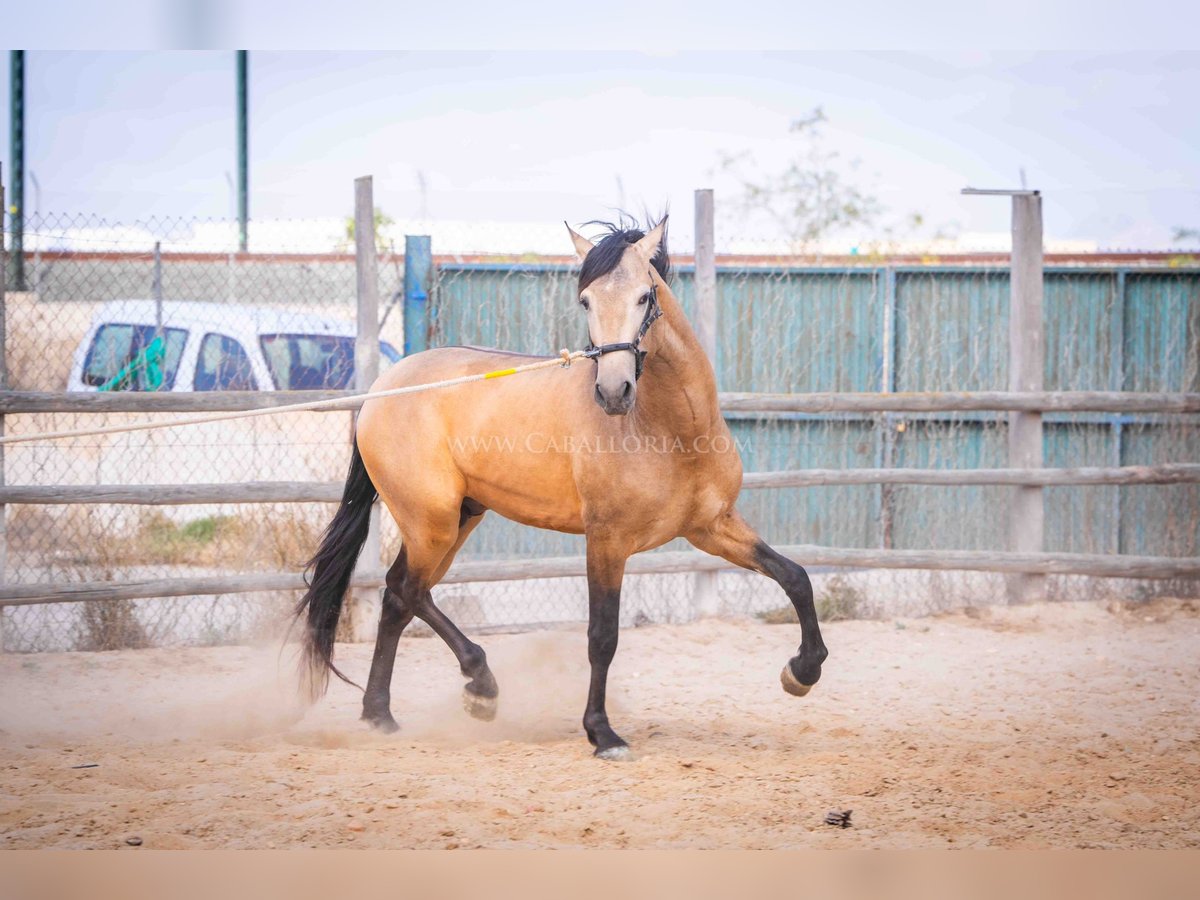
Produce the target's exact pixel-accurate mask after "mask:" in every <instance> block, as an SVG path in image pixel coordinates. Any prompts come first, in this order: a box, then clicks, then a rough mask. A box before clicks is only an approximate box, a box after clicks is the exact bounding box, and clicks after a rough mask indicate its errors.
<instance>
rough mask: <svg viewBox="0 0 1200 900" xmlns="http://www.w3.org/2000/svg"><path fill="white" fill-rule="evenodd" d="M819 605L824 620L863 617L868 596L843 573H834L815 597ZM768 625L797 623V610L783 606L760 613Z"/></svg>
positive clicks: (819, 613) (820, 615)
mask: <svg viewBox="0 0 1200 900" xmlns="http://www.w3.org/2000/svg"><path fill="white" fill-rule="evenodd" d="M813 599H814V602H815V603H816V607H817V618H818V619H819V620H820V621H822V622H837V621H841V620H843V619H857V618H861V616H862V612H863V610H864V609H865V606H866V596H865V595H864V594H863V592H862V591H861V590H859V589H858V588H857V587H855V586H854V585H852V584H850V583H849V582H848V581H847V580H846V579H845V578H843V577H842V576H841V575H834V576H833V577H832V578H830V579H829V580H828V581H826V582H825V585H824V587H823V588H821V589H820V590H818V591H816V596H815V597H814V598H813ZM758 618H760V619H762V620H763V621H764V622H766V623H767V624H768V625H795V624H796V610H795V609H794V608H792V607H791V606H781V607H779V608H778V609H769V610H767V611H766V612H761V613H759V614H758Z"/></svg>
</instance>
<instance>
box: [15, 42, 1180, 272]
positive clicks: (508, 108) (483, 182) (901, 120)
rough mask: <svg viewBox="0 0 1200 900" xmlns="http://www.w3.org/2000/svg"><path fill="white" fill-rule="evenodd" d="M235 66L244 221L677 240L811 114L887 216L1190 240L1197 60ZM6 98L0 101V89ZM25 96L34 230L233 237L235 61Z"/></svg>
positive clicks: (470, 60)
mask: <svg viewBox="0 0 1200 900" xmlns="http://www.w3.org/2000/svg"><path fill="white" fill-rule="evenodd" d="M250 68H251V80H250V165H251V175H250V183H251V215H252V217H259V218H276V217H315V216H330V215H344V214H346V213H348V212H349V210H350V207H351V198H352V179H353V178H354V176H356V175H362V174H373V175H374V176H375V178H376V197H377V201H378V202H379V204H380V205H381V206H383V207H384V208H385V210H386V211H387V212H388V213H390V214H391V215H393V216H395V217H397V218H407V217H415V216H417V215H418V214H419V213H420V212H421V211H422V210H424V211H425V212H427V213H428V214H429V215H430V216H433V217H437V218H443V219H511V220H521V221H541V220H547V221H560V220H562V219H564V218H566V219H570V220H571V221H573V222H579V221H583V220H587V219H592V218H596V217H599V216H604V215H605V214H607V213H608V212H609V211H610V210H611V209H612V208H613V207H615V206H617V205H618V204H620V203H622V202H623V203H624V204H625V205H626V206H627V207H629V208H631V209H633V210H635V211H639V210H641V208H642V207H643V206H647V207H649V208H650V209H654V210H657V209H659V208H661V207H663V206H666V205H668V204H669V205H670V206H671V208H672V209H673V210H674V211H675V212H676V213H677V214H679V213H682V217H683V218H690V216H691V197H692V191H693V189H695V188H697V187H713V188H714V189H715V190H716V191H717V203H718V207H719V208H720V206H721V199H722V197H723V196H724V197H728V196H729V195H730V193H731V192H732V190H733V187H732V183H731V182H730V181H729V180H728V179H727V178H726V177H724V176H722V175H721V174H720V173H718V172H715V171H714V169H715V168H716V164H717V161H718V159H719V157H720V154H721V153H722V152H737V151H743V150H748V151H750V152H751V153H752V154H753V155H754V157H755V158H756V159H757V160H758V162H759V163H760V165H761V166H762V167H763V168H765V169H768V170H770V169H773V168H774V169H779V168H782V167H783V166H784V165H785V164H786V162H787V160H788V158H789V154H791V153H793V152H794V149H795V147H794V140H793V139H792V138H791V137H790V136H789V134H788V125H789V123H790V122H791V121H792V120H793V119H794V118H796V117H798V116H800V115H803V114H804V113H806V112H807V111H809V110H810V109H812V108H813V107H815V106H821V107H823V108H824V110H825V113H826V115H827V116H828V118H829V126H828V138H829V143H830V144H831V145H832V146H833V147H835V148H836V149H838V150H839V151H841V152H842V153H843V154H845V156H846V157H848V158H858V159H860V160H861V165H860V167H859V169H858V170H857V172H856V174H855V177H856V178H857V179H858V181H859V182H860V183H861V184H862V186H864V187H866V188H869V189H870V190H871V191H873V192H874V193H876V194H877V195H878V197H879V198H880V199H881V200H882V202H883V203H884V205H885V206H887V207H888V208H889V209H891V210H893V211H894V212H895V213H896V214H897V215H900V214H903V213H907V212H909V211H919V212H921V213H923V214H924V215H925V216H926V218H927V219H929V220H931V221H933V222H935V223H939V224H941V223H945V224H953V225H955V226H956V227H957V228H958V229H960V230H962V231H966V232H995V231H1003V230H1005V229H1006V228H1007V222H1008V209H1007V205H1006V204H1005V203H1004V202H1003V201H1000V200H994V199H985V198H963V197H960V196H959V194H958V191H959V190H960V189H961V188H962V187H963V186H965V185H974V186H981V187H1012V186H1018V184H1019V177H1020V175H1019V172H1020V170H1021V169H1024V172H1025V177H1026V179H1027V183H1028V185H1029V186H1030V187H1036V188H1040V189H1041V190H1042V191H1044V193H1045V198H1046V199H1045V220H1046V230H1047V234H1048V236H1050V237H1057V238H1079V239H1094V240H1096V241H1097V242H1098V243H1099V244H1100V245H1101V246H1104V247H1113V248H1157V247H1164V246H1170V243H1171V241H1170V237H1171V232H1172V230H1173V229H1174V228H1175V227H1176V226H1190V227H1200V149H1198V148H1200V115H1198V114H1197V111H1196V104H1197V98H1198V97H1200V53H1196V52H1181V51H1173V52H1165V51H1155V50H1143V51H1136V52H1120V53H1117V52H1106V53H1094V52H1079V51H1072V52H1053V53H1044V52H1043V53H1033V52H1008V53H995V52H979V53H954V54H945V53H939V54H929V53H851V52H843V51H837V52H816V51H804V52H791V53H751V52H745V53H732V52H714V51H708V52H692V53H688V52H683V53H669V52H649V53H646V52H643V53H634V52H596V51H593V52H578V51H573V52H564V53H551V52H541V51H530V52H497V53H485V52H442V51H436V52H423V53H410V54H380V53H359V52H329V53H298V52H266V51H260V52H256V51H252V52H251V55H250ZM0 81H2V84H0V87H2V89H3V92H4V95H5V97H7V95H8V90H9V84H8V70H7V66H5V67H4V70H3V76H2V78H0ZM26 82H27V95H26V102H27V114H26V116H27V118H26V129H27V148H26V165H27V167H28V169H29V170H30V171H31V172H32V173H33V174H36V176H37V178H38V181H39V183H40V185H41V193H40V201H38V202H40V204H41V208H42V210H43V211H47V210H53V211H55V212H71V213H74V212H81V213H94V214H100V215H103V216H105V217H108V218H111V219H115V220H131V219H134V218H141V217H147V216H176V215H184V216H191V215H199V216H223V215H227V214H228V212H229V210H230V207H231V200H230V193H229V188H228V184H227V180H226V173H231V174H232V173H233V172H234V168H235V144H234V133H235V107H234V56H233V54H232V53H231V52H221V51H215V52H166V51H159V52H141V53H96V52H70V53H63V52H50V51H36V50H31V51H28V52H27V54H26ZM4 128H5V132H6V135H5V138H6V139H5V141H4V144H3V155H2V159H3V162H4V171H5V179H6V181H7V180H8V175H9V172H10V167H9V161H8V148H9V144H8V140H7V128H8V123H7V119H6V120H5V125H4ZM422 180H423V181H424V184H425V186H426V188H425V191H424V193H422V191H421V189H420V184H421V183H422ZM26 203H27V209H30V210H32V207H33V205H34V203H35V192H34V190H33V184H32V181H27V198H26Z"/></svg>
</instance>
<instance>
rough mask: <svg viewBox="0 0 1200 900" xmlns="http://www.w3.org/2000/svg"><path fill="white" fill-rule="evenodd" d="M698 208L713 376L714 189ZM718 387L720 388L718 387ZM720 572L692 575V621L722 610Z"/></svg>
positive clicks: (698, 197) (702, 295)
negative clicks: (719, 583) (718, 587)
mask: <svg viewBox="0 0 1200 900" xmlns="http://www.w3.org/2000/svg"><path fill="white" fill-rule="evenodd" d="M695 208H696V249H695V257H696V272H695V282H694V284H695V291H694V296H695V301H696V337H697V338H699V340H700V346H701V347H703V348H704V352H705V353H706V354H708V360H709V362H711V363H712V367H713V372H714V374H715V373H716V372H717V257H716V228H715V223H714V219H715V216H714V206H713V192H712V188H702V189H700V190H697V191H696V194H695ZM718 388H719V385H718ZM719 577H720V575H719V573H717V572H710V571H704V572H696V573H694V574H693V575H692V606H691V610H690V611H689V612H690V616H689V618H692V619H696V618H699V617H701V616H714V615H716V614H717V613H719V612H720V611H721V595H720V593H719V591H718V590H717V579H718V578H719Z"/></svg>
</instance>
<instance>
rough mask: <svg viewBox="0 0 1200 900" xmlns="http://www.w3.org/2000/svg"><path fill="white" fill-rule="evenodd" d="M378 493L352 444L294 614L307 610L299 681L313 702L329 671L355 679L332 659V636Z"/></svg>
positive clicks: (307, 568) (324, 686)
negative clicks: (342, 481)
mask: <svg viewBox="0 0 1200 900" xmlns="http://www.w3.org/2000/svg"><path fill="white" fill-rule="evenodd" d="M378 496H379V492H378V491H376V490H375V485H374V484H372V483H371V476H370V475H368V474H367V469H366V467H365V466H364V465H363V461H362V456H361V455H360V454H359V452H358V444H357V443H355V445H354V454H353V455H352V456H351V457H350V472H349V474H348V475H347V476H346V487H345V489H344V490H343V491H342V504H341V506H339V507H338V511H337V512H336V513H335V514H334V517H333V521H332V522H330V523H329V527H328V528H326V529H325V533H324V534H323V535H322V537H321V546H320V549H318V550H317V553H316V555H315V556H313V558H312V559H311V560H309V562H308V566H307V567H306V569H305V581H306V582H307V583H308V590H307V591H306V592H305V594H304V596H303V597H301V598H300V602H299V603H298V604H297V605H296V617H297V618H300V617H301V616H304V615H305V613H306V612H307V622H306V623H305V624H306V627H305V629H304V641H303V650H302V656H301V659H300V682H301V691H302V692H303V693H304V694H305V695H306V696H307V697H308V699H309V701H316V700H317V699H319V698H320V697H321V696H322V695H323V694H324V693H325V690H326V688H328V687H329V673H330V672H332V673H333V674H334V675H336V676H337V677H338V678H340V679H342V681H345V682H347V683H348V684H354V682H353V681H350V679H349V678H347V677H346V676H345V675H343V674H342V673H341V672H339V671H338V669H337V667H336V666H335V665H334V664H333V641H334V638H335V637H336V635H337V626H338V617H339V616H340V615H341V612H342V603H343V601H344V600H345V597H346V591H347V590H348V589H349V587H350V576H351V575H353V573H354V565H355V563H357V562H358V554H359V553H360V552H361V551H362V546H363V544H364V543H366V540H367V531H368V530H369V529H370V526H371V504H373V503H374V502H375V498H376V497H378ZM310 573H311V579H310V578H309V574H310ZM355 686H356V687H357V685H355Z"/></svg>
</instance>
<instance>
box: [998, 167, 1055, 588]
mask: <svg viewBox="0 0 1200 900" xmlns="http://www.w3.org/2000/svg"><path fill="white" fill-rule="evenodd" d="M1011 290H1012V295H1011V297H1012V299H1011V302H1010V308H1009V320H1008V387H1009V390H1010V391H1041V390H1043V388H1044V382H1045V366H1046V362H1045V341H1044V337H1043V335H1044V330H1045V325H1044V319H1043V317H1042V294H1043V283H1042V197H1041V194H1039V193H1038V192H1037V191H1031V192H1028V193H1023V192H1022V193H1015V194H1014V195H1013V198H1012V276H1011ZM1042 457H1043V441H1042V414H1041V413H1040V412H1013V413H1010V414H1009V419H1008V465H1009V467H1011V468H1020V469H1031V468H1041V467H1042V463H1043V459H1042ZM1044 515H1045V507H1044V502H1043V489H1042V488H1040V487H1016V488H1013V498H1012V507H1011V510H1010V513H1009V549H1010V550H1012V551H1014V552H1017V553H1040V552H1041V551H1042V550H1043V545H1044V530H1045V522H1044ZM1007 587H1008V601H1009V602H1010V603H1029V602H1033V601H1037V600H1043V599H1045V596H1046V577H1045V576H1044V575H1027V574H1021V575H1012V576H1010V577H1009V579H1008V583H1007Z"/></svg>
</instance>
